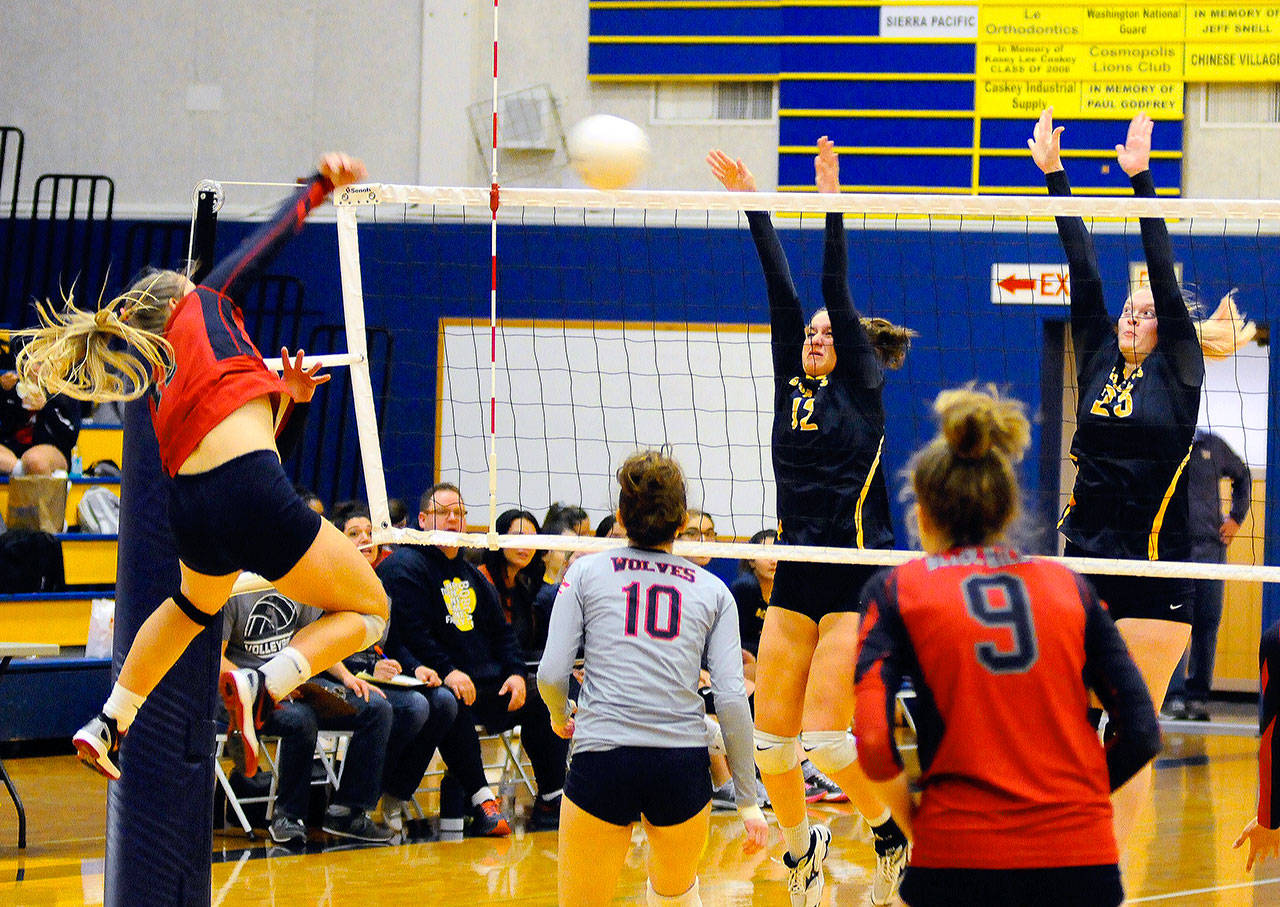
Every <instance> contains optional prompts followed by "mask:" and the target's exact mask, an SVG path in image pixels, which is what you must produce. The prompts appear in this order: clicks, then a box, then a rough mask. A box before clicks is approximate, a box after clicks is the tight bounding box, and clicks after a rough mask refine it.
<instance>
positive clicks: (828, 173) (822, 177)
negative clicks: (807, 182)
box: [813, 135, 840, 192]
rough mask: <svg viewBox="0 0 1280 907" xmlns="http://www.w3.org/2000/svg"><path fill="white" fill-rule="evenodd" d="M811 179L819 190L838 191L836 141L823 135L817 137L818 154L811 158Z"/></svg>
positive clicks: (838, 163) (838, 159) (838, 169)
mask: <svg viewBox="0 0 1280 907" xmlns="http://www.w3.org/2000/svg"><path fill="white" fill-rule="evenodd" d="M813 181H814V183H815V184H816V185H817V187H818V191H819V192H839V191H840V158H839V156H838V155H837V154H836V143H835V142H833V141H831V139H829V138H827V137H826V136H825V135H824V136H823V137H822V138H820V139H818V154H817V155H816V156H815V157H814V159H813Z"/></svg>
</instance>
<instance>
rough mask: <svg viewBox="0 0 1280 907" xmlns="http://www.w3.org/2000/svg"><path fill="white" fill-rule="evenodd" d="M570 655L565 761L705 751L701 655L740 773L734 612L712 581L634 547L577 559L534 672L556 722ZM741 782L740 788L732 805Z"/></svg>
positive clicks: (747, 743)
mask: <svg viewBox="0 0 1280 907" xmlns="http://www.w3.org/2000/svg"><path fill="white" fill-rule="evenodd" d="M580 647H581V648H582V649H583V651H584V656H583V673H584V680H583V683H582V692H581V694H580V696H579V699H578V711H577V714H576V716H575V719H574V723H575V729H574V734H573V747H574V750H575V751H578V750H581V751H588V752H589V751H592V750H608V749H613V748H615V747H619V746H648V747H701V746H705V745H706V743H707V733H706V725H705V723H704V721H703V716H704V714H705V709H704V705H703V701H702V697H701V696H699V695H698V672H699V670H700V669H701V667H702V663H703V659H704V656H705V658H706V662H707V665H708V669H709V671H710V673H711V689H712V691H713V693H714V694H715V701H716V709H717V712H719V713H720V719H721V724H722V726H723V727H724V731H725V738H726V745H727V747H728V748H729V751H730V762H731V764H732V763H734V762H740V763H742V765H741V766H735V767H734V768H735V771H734V775H735V778H734V780H735V782H738V781H739V778H738V777H737V776H738V775H739V774H740V773H749V772H750V768H749V766H750V764H751V732H750V712H749V711H748V709H747V704H746V689H745V686H744V684H743V680H742V646H741V643H740V642H739V638H738V612H737V607H736V605H735V604H734V600H733V596H732V595H731V594H730V592H729V589H728V587H727V586H725V584H724V583H723V582H721V581H720V579H719V578H718V577H716V576H714V575H713V574H711V573H708V572H707V571H706V570H703V569H702V568H700V567H697V566H694V565H693V564H691V563H690V562H689V561H687V560H685V559H684V558H682V557H676V556H675V555H672V554H667V553H665V552H661V551H651V550H643V549H638V548H620V549H615V550H612V551H607V552H602V553H599V554H593V555H589V556H587V557H583V558H581V559H579V560H578V561H576V562H575V563H574V564H573V566H571V567H570V568H569V572H568V573H567V574H566V575H565V578H564V581H563V582H562V583H561V584H560V592H559V594H558V596H557V597H556V602H555V607H554V608H553V609H552V612H551V623H550V627H549V630H548V636H547V648H546V651H545V652H544V654H543V656H542V663H541V665H540V666H539V668H538V688H539V690H540V691H542V695H543V699H544V700H545V701H546V703H547V707H548V708H549V709H550V710H551V714H552V715H553V716H556V717H560V716H563V715H564V714H565V696H566V692H567V689H568V679H569V672H570V670H571V668H572V667H573V660H574V657H575V656H576V655H577V653H578V649H579V648H580ZM735 751H736V752H735ZM735 756H736V757H737V758H736V759H735ZM745 781H746V779H745V778H744V779H743V783H742V784H741V785H739V791H740V793H741V795H742V796H741V797H740V800H739V802H740V804H741V805H746V804H745V802H744V800H745V799H746V797H747V790H748V785H747V784H746V783H745ZM750 802H751V803H752V804H753V803H754V777H753V776H752V777H751V785H750Z"/></svg>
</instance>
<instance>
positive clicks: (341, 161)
mask: <svg viewBox="0 0 1280 907" xmlns="http://www.w3.org/2000/svg"><path fill="white" fill-rule="evenodd" d="M316 169H317V170H319V171H320V175H321V176H323V177H324V178H325V179H327V180H328V181H329V182H331V183H333V186H334V188H335V189H340V188H342V187H343V186H347V185H350V184H351V183H358V182H360V180H362V179H364V178H365V177H366V176H368V175H369V172H368V171H367V170H365V168H364V161H362V160H360V158H358V157H352V156H351V155H349V154H343V153H342V152H340V151H330V152H329V153H327V154H322V155H320V162H319V163H318V164H316Z"/></svg>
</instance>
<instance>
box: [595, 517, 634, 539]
mask: <svg viewBox="0 0 1280 907" xmlns="http://www.w3.org/2000/svg"><path fill="white" fill-rule="evenodd" d="M626 537H627V533H626V530H624V529H623V528H622V524H621V523H619V522H618V517H617V516H616V515H614V514H612V513H611V514H609V515H608V516H607V517H605V518H604V519H603V520H601V521H600V523H599V525H597V526H596V538H598V539H625V538H626Z"/></svg>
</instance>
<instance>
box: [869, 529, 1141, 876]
mask: <svg viewBox="0 0 1280 907" xmlns="http://www.w3.org/2000/svg"><path fill="white" fill-rule="evenodd" d="M863 595H864V598H865V599H866V601H867V605H868V608H867V612H866V616H865V618H864V620H863V625H862V628H861V633H860V636H861V642H860V653H859V660H858V670H857V678H858V680H857V715H856V727H857V732H858V754H859V758H860V761H861V764H862V766H863V768H864V770H865V771H866V772H867V775H868V776H869V777H871V778H872V779H875V780H887V779H889V778H892V777H894V776H895V775H897V774H898V772H899V771H900V770H901V760H900V759H899V757H898V753H897V750H896V746H895V744H894V742H893V715H894V699H895V696H896V693H897V692H898V687H899V685H900V682H901V680H902V678H904V677H909V678H910V679H911V682H912V686H913V687H914V689H915V693H916V700H915V707H914V708H913V713H914V714H915V716H916V727H917V731H918V734H919V756H920V765H921V778H920V784H921V787H922V788H923V797H922V800H921V803H920V807H919V810H918V812H917V813H916V815H915V818H914V823H913V824H914V832H915V840H914V843H913V848H912V856H911V862H912V864H913V865H916V866H927V867H935V868H963V869H1012V868H1039V867H1051V866H1087V865H1100V864H1111V863H1115V862H1116V859H1117V852H1116V843H1115V837H1114V834H1113V832H1112V822H1111V802H1110V796H1109V795H1110V786H1109V783H1108V767H1107V759H1106V753H1105V751H1104V749H1103V747H1102V744H1101V743H1100V742H1099V741H1098V736H1097V733H1096V731H1095V730H1094V728H1093V726H1092V724H1091V723H1090V722H1089V720H1088V719H1087V717H1086V713H1087V711H1088V709H1089V690H1088V688H1086V681H1085V678H1086V677H1087V676H1094V675H1091V674H1090V669H1092V668H1097V667H1098V665H1097V661H1098V660H1099V659H1104V658H1105V659H1115V657H1116V655H1115V650H1116V646H1119V650H1118V651H1119V652H1120V654H1121V655H1123V659H1124V660H1125V661H1128V669H1129V670H1132V661H1129V660H1128V656H1127V654H1125V653H1124V651H1123V644H1122V643H1120V642H1119V637H1118V635H1115V630H1114V627H1113V626H1111V620H1110V617H1109V616H1108V615H1107V614H1106V611H1105V609H1104V608H1103V606H1102V605H1101V604H1100V603H1099V602H1098V600H1097V598H1096V596H1095V595H1094V593H1093V591H1092V589H1091V588H1090V587H1089V585H1088V584H1087V583H1086V582H1085V581H1084V580H1082V579H1081V578H1080V577H1079V576H1077V575H1076V574H1074V573H1072V572H1071V571H1070V570H1067V569H1066V568H1065V567H1062V566H1060V565H1058V564H1054V563H1052V562H1048V561H1041V560H1035V559H1031V558H1024V557H1022V556H1021V555H1019V554H1017V553H1015V552H1013V551H1009V550H1007V549H996V548H961V549H956V550H953V551H949V552H946V553H945V554H941V555H937V556H930V557H924V558H920V559H918V560H914V561H911V562H909V563H906V564H903V565H902V566H900V567H897V568H895V569H893V570H892V571H884V572H882V573H880V574H878V575H877V576H876V577H875V578H873V579H872V580H871V581H870V582H869V583H868V584H867V588H866V589H865V590H864V593H863ZM1091 635H1096V636H1097V639H1098V640H1099V643H1098V645H1093V644H1091V643H1090V641H1089V640H1090V637H1091ZM1090 659H1092V660H1093V662H1094V663H1093V664H1088V663H1087V662H1088V661H1089V660H1090ZM1110 670H1119V671H1124V670H1126V668H1125V667H1124V666H1123V665H1120V666H1119V667H1115V666H1111V667H1109V668H1107V669H1106V670H1105V671H1104V672H1103V673H1102V674H1099V675H1097V676H1109V675H1107V674H1106V671H1110ZM1126 676H1128V675H1126ZM1129 679H1132V678H1131V677H1130V678H1129ZM1148 708H1149V706H1148Z"/></svg>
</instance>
